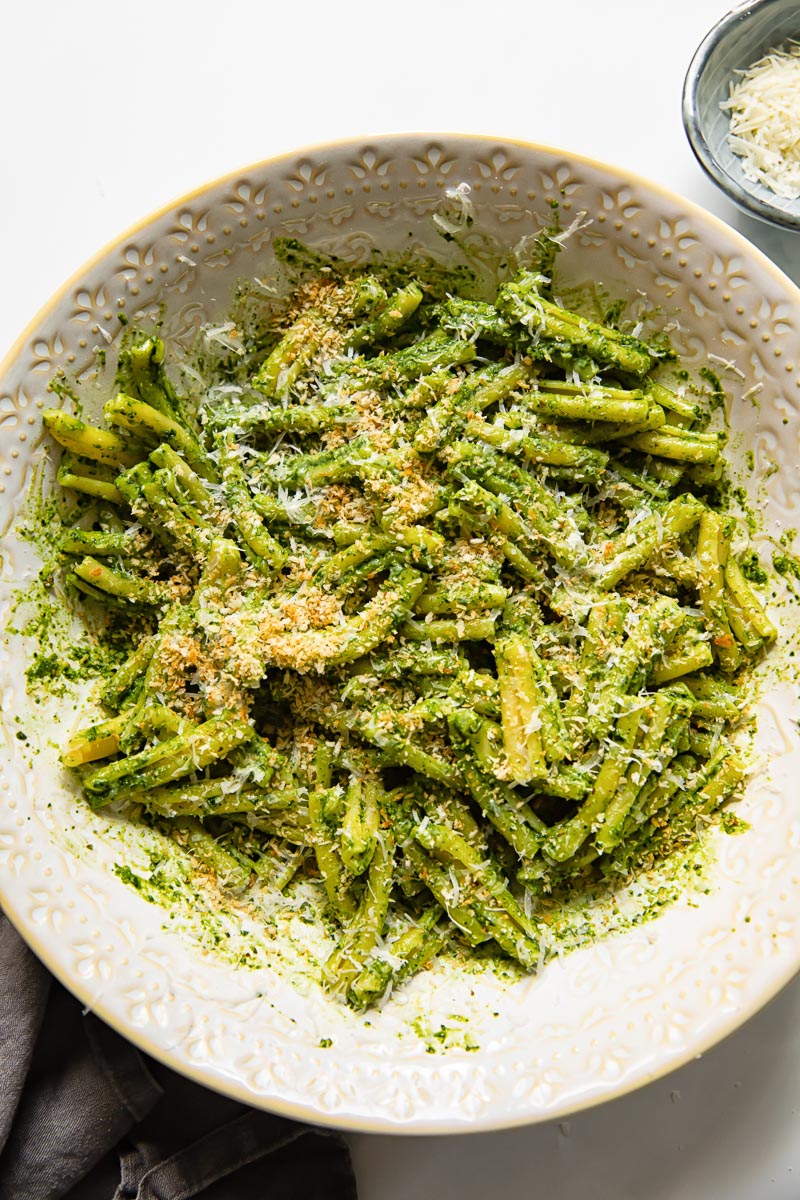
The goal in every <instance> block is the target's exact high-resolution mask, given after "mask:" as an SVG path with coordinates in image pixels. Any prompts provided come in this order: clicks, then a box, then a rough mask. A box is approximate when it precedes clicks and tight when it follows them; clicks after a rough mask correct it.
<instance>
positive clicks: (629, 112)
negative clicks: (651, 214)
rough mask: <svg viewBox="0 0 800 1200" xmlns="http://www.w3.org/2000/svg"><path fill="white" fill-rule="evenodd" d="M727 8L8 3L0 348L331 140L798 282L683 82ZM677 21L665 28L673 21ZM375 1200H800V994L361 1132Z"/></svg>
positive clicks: (784, 246) (720, 1) (1, 8)
mask: <svg viewBox="0 0 800 1200" xmlns="http://www.w3.org/2000/svg"><path fill="white" fill-rule="evenodd" d="M725 9H726V3H725V0H661V2H660V3H658V4H656V3H650V4H648V3H647V2H646V0H604V2H602V3H601V2H600V0H547V2H546V3H545V2H543V0H520V2H518V3H512V2H509V0H483V3H478V2H476V0H460V2H455V0H438V2H437V0H404V2H403V3H394V4H384V3H380V0H372V2H370V0H338V2H331V0H304V2H303V3H295V4H285V3H284V4H280V5H279V4H273V3H270V0H264V2H262V3H258V2H256V0H226V3H224V4H223V3H217V4H212V3H209V2H208V0H192V2H191V3H189V2H188V0H138V2H137V3H136V4H135V5H125V4H110V3H108V2H105V3H103V2H101V0H83V2H82V3H77V4H76V3H64V0H22V2H18V3H16V4H14V7H13V11H12V7H11V3H10V0H6V2H5V3H0V48H1V49H2V77H1V78H2V84H1V85H0V156H1V158H0V161H1V162H2V166H0V280H1V281H2V283H1V285H0V355H2V353H4V352H5V350H6V349H7V348H8V347H9V346H10V345H11V343H12V341H13V340H14V338H15V337H16V336H17V334H18V333H19V332H20V331H21V330H22V328H23V327H24V325H25V324H26V323H27V322H28V320H29V319H30V317H31V316H32V315H33V314H34V313H35V312H36V310H37V309H38V308H39V306H40V305H42V304H43V303H44V302H45V301H46V300H47V298H48V297H49V295H50V294H51V293H52V292H53V291H54V289H55V288H56V287H57V286H58V285H59V284H60V283H62V282H63V280H64V279H66V278H67V276H68V275H70V274H71V273H72V272H73V271H74V270H75V269H76V268H77V267H79V266H80V264H81V263H82V262H83V261H84V260H85V259H86V258H88V257H89V256H90V255H91V254H92V253H93V252H94V251H95V250H96V249H98V248H99V247H100V246H102V245H103V244H104V243H105V242H107V241H109V240H110V239H112V238H114V237H115V236H116V235H118V234H119V233H121V232H122V230H123V229H124V228H126V227H127V226H128V225H130V224H132V223H133V222H135V221H137V220H138V219H139V218H141V217H142V216H144V215H145V214H147V213H148V212H149V211H150V210H152V209H154V208H156V207H158V206H160V205H162V204H164V203H166V202H168V201H170V200H172V199H173V198H175V197H177V196H179V195H180V194H181V193H182V192H184V191H187V190H189V189H191V188H193V187H195V186H196V185H198V184H199V183H202V182H203V181H205V180H206V179H210V178H213V177H214V176H217V175H220V174H224V173H227V172H228V171H231V170H235V169H236V168H237V167H239V166H242V165H245V164H247V163H249V162H252V161H255V160H257V159H259V158H264V157H268V156H270V155H272V154H275V153H280V152H282V151H288V150H291V149H293V148H295V147H298V146H303V145H308V144H313V143H316V142H322V141H326V140H330V139H336V138H345V137H350V136H360V135H375V134H378V133H381V132H397V131H400V130H410V129H415V130H430V131H434V130H459V131H464V132H472V133H486V134H495V135H507V136H512V137H517V138H521V139H528V140H530V141H537V142H543V143H549V144H551V145H554V146H562V147H565V148H569V149H571V150H574V151H577V152H580V153H583V154H587V155H590V156H593V157H595V158H599V159H603V160H605V161H607V162H611V163H615V164H618V165H621V166H626V167H628V168H630V169H632V170H634V171H636V172H637V173H639V174H641V175H644V176H648V177H650V178H651V179H653V180H656V181H658V182H660V183H662V184H665V185H667V186H668V187H670V188H672V189H673V190H675V191H678V192H682V193H683V194H685V195H687V196H689V197H690V198H691V199H693V200H695V201H697V202H698V203H700V204H702V205H704V206H705V207H706V208H708V209H710V210H711V211H713V212H715V213H716V214H717V215H718V216H720V217H722V218H723V219H724V220H726V221H728V222H729V223H730V224H732V225H734V226H735V227H736V228H738V229H739V230H740V231H741V232H743V233H744V234H745V236H746V237H748V238H750V239H751V240H752V241H754V242H755V243H756V244H757V245H759V246H760V247H761V248H762V249H763V250H765V251H766V252H767V253H768V254H770V255H771V256H772V257H773V258H774V259H775V261H776V262H777V263H778V264H779V265H780V266H781V267H782V268H783V269H784V270H785V271H786V272H787V273H788V274H789V275H791V276H792V277H793V278H794V279H795V280H797V281H800V236H797V235H792V234H788V233H779V232H777V231H772V230H769V229H768V228H766V227H765V226H761V225H759V224H758V223H756V222H754V221H752V220H751V219H750V218H747V217H745V216H743V215H740V214H739V213H737V212H736V210H735V209H734V208H733V207H732V206H731V205H730V204H729V203H728V202H727V201H726V200H725V199H724V198H723V197H722V196H721V195H719V193H717V192H716V190H715V189H714V187H713V186H712V184H711V183H709V182H708V181H707V180H706V179H705V177H704V176H703V175H702V173H701V171H700V169H699V167H698V166H697V164H696V163H695V161H694V159H693V157H692V154H691V152H690V150H689V147H688V144H687V142H686V140H685V138H684V135H683V130H682V127H681V120H680V93H681V85H682V81H683V75H684V72H685V69H686V67H687V65H688V62H689V59H690V57H691V55H692V53H693V50H694V48H695V46H696V45H697V43H698V42H699V41H700V39H701V37H702V36H703V35H704V33H705V32H706V30H707V29H708V28H709V27H710V26H711V25H712V24H713V23H714V22H715V21H716V20H717V19H718V18H719V17H720V16H722V15H723V13H724V11H725ZM667 14H669V15H667ZM350 1140H351V1145H352V1149H353V1155H354V1160H355V1166H356V1172H357V1175H358V1180H359V1188H360V1195H361V1198H362V1200H412V1198H413V1200H429V1198H431V1197H436V1198H437V1200H450V1197H453V1198H455V1197H458V1200H479V1198H480V1200H484V1198H485V1197H486V1196H492V1195H496V1196H505V1195H509V1196H511V1195H513V1196H515V1197H525V1198H527V1197H531V1198H534V1197H536V1198H538V1197H548V1200H612V1198H613V1200H645V1198H646V1200H796V1198H797V1197H798V1196H800V979H798V980H796V981H795V982H794V983H793V984H792V985H790V986H789V988H787V989H786V991H785V992H784V993H783V994H782V995H781V996H780V997H779V998H778V999H777V1000H775V1001H774V1002H773V1003H772V1004H771V1005H770V1006H769V1007H768V1008H767V1009H766V1010H765V1011H763V1012H762V1013H761V1014H760V1015H758V1016H757V1017H755V1018H754V1019H753V1020H752V1021H750V1023H749V1024H748V1025H746V1026H745V1027H744V1028H743V1029H741V1030H740V1031H739V1032H738V1033H736V1034H734V1035H733V1036H732V1037H730V1038H728V1040H727V1041H726V1042H724V1043H723V1044H722V1045H720V1046H718V1047H717V1048H716V1049H714V1050H712V1051H711V1052H710V1053H709V1054H707V1055H706V1056H705V1057H704V1058H703V1059H701V1060H699V1061H696V1062H694V1063H692V1064H690V1065H689V1066H687V1067H684V1068H683V1069H682V1070H680V1071H677V1072H675V1073H674V1074H672V1075H671V1076H668V1077H667V1078H666V1079H664V1080H662V1081H661V1082H658V1083H655V1084H652V1085H650V1086H649V1087H647V1088H644V1089H642V1090H640V1091H638V1092H635V1093H634V1094H632V1095H630V1096H628V1097H625V1098H623V1099H621V1100H617V1101H614V1102H613V1103H610V1104H607V1105H604V1106H601V1107H599V1108H596V1109H593V1110H590V1111H588V1112H585V1113H582V1114H579V1115H577V1116H575V1117H573V1118H572V1119H570V1120H568V1121H562V1122H559V1123H550V1124H545V1125H539V1126H535V1127H532V1128H530V1129H521V1130H514V1131H510V1132H508V1133H494V1134H482V1135H480V1134H478V1135H474V1136H462V1137H459V1138H449V1139H448V1138H441V1137H437V1138H429V1139H425V1138H389V1137H371V1136H364V1135H358V1136H354V1137H352V1138H351V1139H350Z"/></svg>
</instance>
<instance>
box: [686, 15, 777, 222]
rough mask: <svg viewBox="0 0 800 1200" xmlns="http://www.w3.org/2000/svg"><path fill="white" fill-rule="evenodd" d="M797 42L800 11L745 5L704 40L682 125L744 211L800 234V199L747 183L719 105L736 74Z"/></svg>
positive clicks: (703, 162) (704, 163)
mask: <svg viewBox="0 0 800 1200" xmlns="http://www.w3.org/2000/svg"><path fill="white" fill-rule="evenodd" d="M798 37H800V9H798V7H797V4H796V3H794V0H745V2H744V3H742V4H739V5H737V6H736V8H734V9H732V10H731V11H730V12H729V13H726V14H725V16H724V17H722V19H721V20H720V21H718V22H717V24H716V25H714V26H713V28H712V29H710V30H709V32H708V33H707V34H706V36H705V37H704V38H703V41H702V42H701V43H700V45H699V46H698V48H697V50H696V52H695V54H694V57H693V58H692V61H691V63H690V64H689V69H688V71H687V72H686V78H685V80H684V84H683V103H682V115H683V126H684V129H685V131H686V136H687V137H688V139H689V144H690V145H691V147H692V150H693V151H694V153H695V156H696V158H697V161H698V162H699V163H700V166H701V167H702V168H703V170H704V171H705V172H706V174H707V175H708V176H709V178H710V179H711V180H712V182H714V183H715V184H716V185H717V187H719V188H720V189H721V190H722V191H723V192H724V193H725V195H726V196H727V197H728V198H729V199H730V200H732V201H733V203H734V204H736V205H738V207H739V208H741V209H743V211H744V212H746V213H749V214H750V215H751V216H753V217H758V218H759V219H760V220H762V221H766V222H767V223H768V224H770V225H778V226H781V227H783V228H785V229H800V198H798V199H796V200H791V199H787V198H785V197H783V196H778V195H776V193H775V192H773V191H771V190H770V189H769V188H767V187H765V186H764V185H763V184H762V183H759V182H756V181H754V180H752V179H748V178H747V176H746V175H745V173H744V170H743V167H742V160H741V158H739V157H738V156H737V155H736V154H734V153H733V151H732V150H731V148H730V146H729V145H728V127H729V117H728V114H727V113H726V112H724V111H723V110H722V109H721V108H720V104H721V103H722V102H723V101H725V100H727V99H728V95H729V90H730V84H731V82H732V81H734V80H735V79H736V78H737V76H736V72H737V71H744V70H746V69H747V68H748V67H751V66H752V65H753V64H754V63H755V62H758V60H759V59H760V58H763V56H764V55H765V54H766V53H767V52H768V51H769V50H774V49H776V48H777V47H779V46H781V45H783V44H785V43H786V42H788V41H790V40H795V41H796V40H797V39H798Z"/></svg>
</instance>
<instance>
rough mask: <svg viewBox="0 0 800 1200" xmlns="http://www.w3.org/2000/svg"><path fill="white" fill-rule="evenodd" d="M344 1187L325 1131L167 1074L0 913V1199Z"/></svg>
mask: <svg viewBox="0 0 800 1200" xmlns="http://www.w3.org/2000/svg"><path fill="white" fill-rule="evenodd" d="M62 1196H66V1197H69V1200H189V1198H190V1197H192V1196H202V1197H203V1200H356V1185H355V1180H354V1178H353V1173H352V1167H351V1164H350V1158H349V1154H348V1151H347V1147H346V1146H345V1144H344V1142H343V1141H342V1139H341V1138H340V1137H339V1135H338V1134H336V1133H333V1132H328V1131H326V1130H323V1129H316V1128H313V1127H311V1126H308V1125H298V1124H296V1123H295V1122H293V1121H287V1120H285V1119H283V1118H282V1117H275V1116H270V1115H269V1114H268V1113H263V1112H260V1111H257V1110H255V1109H251V1108H246V1107H245V1106H244V1105H241V1104H237V1103H236V1102H235V1101H233V1100H228V1099H226V1098H225V1097H223V1096H219V1095H217V1094H216V1093H214V1092H210V1091H207V1090H206V1089H205V1088H202V1087H199V1086H198V1085H197V1084H194V1083H191V1082H190V1081H189V1080H187V1079H184V1078H182V1076H180V1075H176V1074H175V1073H174V1072H173V1071H170V1070H168V1069H167V1068H166V1067H163V1066H161V1065H160V1064H159V1063H156V1062H154V1061H153V1060H152V1059H150V1058H147V1057H146V1056H145V1055H143V1054H141V1053H140V1052H139V1051H138V1050H137V1049H136V1048H135V1047H134V1046H132V1045H131V1044H130V1042H127V1041H126V1040H125V1039H124V1038H122V1037H120V1036H119V1034H116V1033H114V1032H113V1030H111V1029H109V1027H108V1026H107V1025H105V1024H104V1023H103V1022H102V1021H100V1020H98V1018H97V1017H94V1016H92V1015H91V1014H85V1013H84V1012H83V1011H82V1009H81V1006H80V1004H79V1003H78V1002H77V1000H75V999H74V998H73V997H72V996H71V995H70V994H69V993H68V992H66V991H65V990H64V988H62V987H61V986H60V985H59V984H57V983H56V982H55V981H54V980H53V979H52V977H51V976H50V974H49V973H48V972H47V971H46V970H45V968H44V967H43V966H42V964H41V963H40V962H39V961H38V959H37V958H35V957H34V955H33V954H32V953H31V952H30V950H28V948H27V946H26V945H25V944H24V942H23V941H22V940H21V938H20V937H19V935H18V934H17V932H16V930H15V929H14V928H13V927H12V925H11V924H10V923H9V921H8V920H7V919H6V917H5V916H4V915H3V914H2V913H0V1200H58V1198H59V1197H62Z"/></svg>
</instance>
